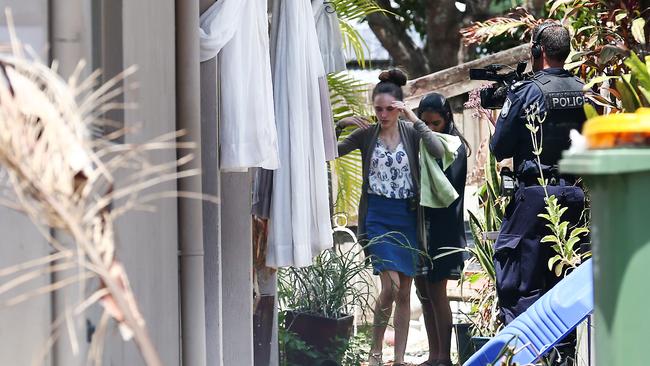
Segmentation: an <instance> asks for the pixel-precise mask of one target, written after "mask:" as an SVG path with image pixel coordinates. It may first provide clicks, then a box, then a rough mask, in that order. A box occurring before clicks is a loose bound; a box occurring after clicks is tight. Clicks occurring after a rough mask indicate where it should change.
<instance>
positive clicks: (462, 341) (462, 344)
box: [454, 323, 474, 365]
mask: <svg viewBox="0 0 650 366" xmlns="http://www.w3.org/2000/svg"><path fill="white" fill-rule="evenodd" d="M470 326H471V324H468V323H461V324H454V331H455V333H456V346H457V347H458V360H459V363H460V364H461V365H462V364H464V363H465V361H467V360H468V359H469V358H470V357H471V356H472V354H473V353H474V347H473V346H472V341H471V339H472V334H471V333H470Z"/></svg>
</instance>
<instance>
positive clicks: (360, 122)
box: [338, 116, 371, 129]
mask: <svg viewBox="0 0 650 366" xmlns="http://www.w3.org/2000/svg"><path fill="white" fill-rule="evenodd" d="M338 125H339V127H341V128H345V127H348V126H357V128H361V129H366V128H368V127H370V125H371V123H370V121H369V120H368V119H366V118H364V117H360V116H352V117H345V118H343V119H341V120H340V121H339V122H338Z"/></svg>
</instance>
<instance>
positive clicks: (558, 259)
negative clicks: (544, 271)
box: [539, 196, 591, 277]
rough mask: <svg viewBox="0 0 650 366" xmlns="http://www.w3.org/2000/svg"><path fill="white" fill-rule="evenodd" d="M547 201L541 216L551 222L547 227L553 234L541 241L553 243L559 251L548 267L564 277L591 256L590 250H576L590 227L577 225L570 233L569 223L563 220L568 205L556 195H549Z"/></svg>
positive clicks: (554, 248)
mask: <svg viewBox="0 0 650 366" xmlns="http://www.w3.org/2000/svg"><path fill="white" fill-rule="evenodd" d="M545 202H546V213H545V214H539V217H541V218H543V219H545V220H547V221H548V222H549V223H548V224H546V227H548V228H549V229H550V230H551V234H550V235H546V236H544V237H543V238H542V240H541V242H542V243H552V245H551V247H552V248H553V250H554V251H555V253H557V254H556V255H554V256H553V257H552V258H551V259H549V261H548V269H549V270H550V271H553V273H555V275H556V276H558V277H564V276H565V275H566V273H567V270H569V269H572V268H576V267H577V266H578V265H579V264H580V263H582V262H583V261H584V260H585V259H587V258H588V257H590V256H591V253H590V252H586V253H578V252H577V250H576V249H577V247H576V246H577V244H578V243H579V242H580V240H581V238H580V236H581V235H584V234H587V233H589V229H587V228H586V227H575V228H573V229H571V232H570V233H569V232H568V230H569V223H568V222H567V221H562V215H563V214H564V212H565V211H566V210H567V207H562V205H560V204H559V202H558V200H557V197H555V196H550V197H547V198H546V199H545Z"/></svg>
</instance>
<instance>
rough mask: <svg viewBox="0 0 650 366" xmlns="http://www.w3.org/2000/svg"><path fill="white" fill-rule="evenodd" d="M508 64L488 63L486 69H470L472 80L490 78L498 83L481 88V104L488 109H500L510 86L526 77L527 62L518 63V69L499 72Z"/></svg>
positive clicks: (489, 79)
mask: <svg viewBox="0 0 650 366" xmlns="http://www.w3.org/2000/svg"><path fill="white" fill-rule="evenodd" d="M504 67H509V66H507V65H499V64H494V65H488V66H487V67H485V68H484V69H470V70H469V78H470V80H488V81H496V83H494V84H492V85H490V86H488V87H487V88H485V89H481V106H482V107H483V108H486V109H500V108H501V107H503V103H504V102H505V101H506V96H507V95H508V88H509V87H510V86H511V85H512V84H514V83H516V82H517V81H521V80H524V79H526V75H525V74H524V71H525V70H526V62H520V63H519V64H517V69H515V70H513V71H511V72H508V73H504V74H499V71H500V70H501V69H503V68H504Z"/></svg>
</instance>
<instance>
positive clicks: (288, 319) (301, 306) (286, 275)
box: [278, 244, 374, 364]
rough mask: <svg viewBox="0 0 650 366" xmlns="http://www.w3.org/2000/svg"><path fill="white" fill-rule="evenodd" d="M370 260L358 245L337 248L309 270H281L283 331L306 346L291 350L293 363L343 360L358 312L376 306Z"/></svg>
mask: <svg viewBox="0 0 650 366" xmlns="http://www.w3.org/2000/svg"><path fill="white" fill-rule="evenodd" d="M369 262H370V261H367V260H365V259H364V257H363V251H362V250H361V248H360V246H359V245H358V244H355V245H354V246H353V247H351V248H350V247H349V246H343V245H335V246H334V247H333V248H331V249H328V250H325V251H323V252H322V253H321V254H320V255H318V256H317V257H316V258H314V262H313V264H312V265H311V266H309V267H303V268H294V267H290V268H284V269H281V270H280V271H279V275H278V285H279V289H278V296H279V301H280V308H281V310H283V317H284V329H285V330H286V331H288V332H289V333H291V334H293V335H295V336H296V337H297V338H298V339H299V340H300V341H301V342H303V343H304V346H306V347H302V346H301V347H298V349H290V350H286V353H287V354H286V356H287V358H288V360H289V362H290V363H296V364H313V363H314V362H315V361H319V362H322V360H326V359H330V360H333V361H336V362H340V359H341V358H342V357H343V354H342V352H340V351H341V349H342V348H345V346H346V345H347V343H348V342H349V340H350V338H351V336H352V330H353V325H354V314H355V311H356V309H358V308H360V309H362V310H364V311H365V310H366V309H370V308H371V306H370V299H371V296H372V286H374V281H373V279H372V277H371V275H372V270H371V265H370V263H369ZM294 343H295V342H294ZM315 358H316V360H314V359H315Z"/></svg>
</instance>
